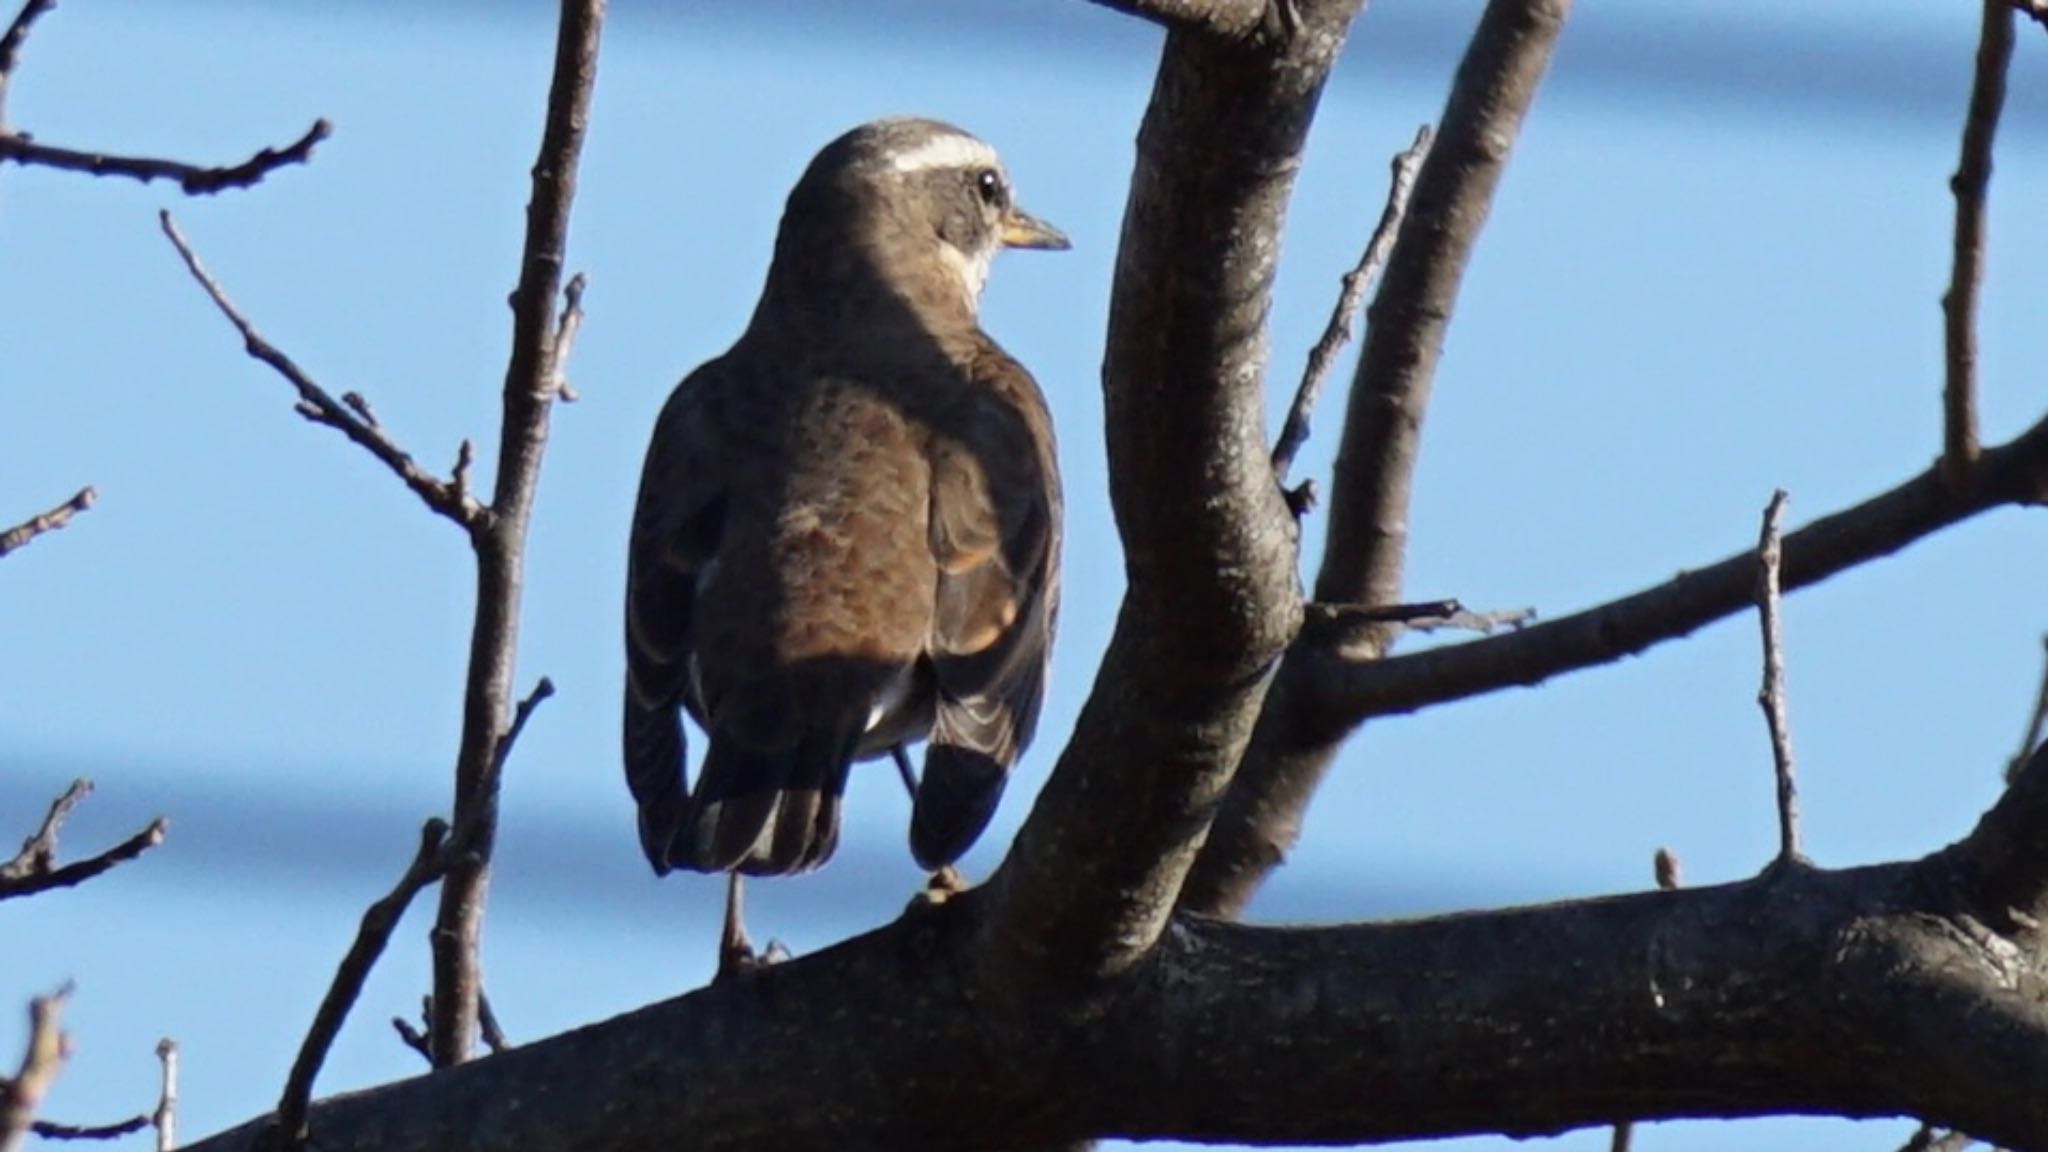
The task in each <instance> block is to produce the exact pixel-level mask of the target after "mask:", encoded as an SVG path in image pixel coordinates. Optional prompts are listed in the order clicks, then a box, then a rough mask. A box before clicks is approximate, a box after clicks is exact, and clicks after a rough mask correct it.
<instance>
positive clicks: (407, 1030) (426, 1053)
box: [391, 997, 434, 1067]
mask: <svg viewBox="0 0 2048 1152" xmlns="http://www.w3.org/2000/svg"><path fill="white" fill-rule="evenodd" d="M431 1001H432V997H428V1002H429V1003H431ZM431 1015H432V1012H431V1010H430V1009H429V1008H427V1007H425V1006H423V1007H422V1008H421V1011H420V1018H421V1019H423V1020H424V1019H426V1018H427V1017H429V1016H431ZM391 1027H392V1029H393V1030H394V1031H396V1032H397V1033H398V1038H399V1040H401V1041H403V1042H404V1044H405V1046H406V1047H407V1048H410V1049H412V1050H413V1051H415V1052H417V1053H419V1054H420V1059H422V1060H425V1061H426V1062H427V1066H428V1067H432V1066H433V1063H434V1050H433V1049H432V1048H430V1047H428V1046H427V1033H426V1031H425V1029H422V1028H415V1027H413V1026H412V1021H410V1020H407V1019H406V1018H405V1017H403V1016H393V1017H392V1018H391Z"/></svg>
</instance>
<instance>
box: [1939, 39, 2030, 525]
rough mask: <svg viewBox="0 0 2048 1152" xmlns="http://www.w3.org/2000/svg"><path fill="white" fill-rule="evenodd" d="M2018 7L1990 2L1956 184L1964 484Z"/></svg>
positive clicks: (1957, 480)
mask: <svg viewBox="0 0 2048 1152" xmlns="http://www.w3.org/2000/svg"><path fill="white" fill-rule="evenodd" d="M2012 42H2013V12H2012V7H2011V5H2010V4H2008V3H2007V2H2006V0H1984V27H1983V31H1982V33H1980V35H1979V38H1978V41H1977V68H1976V76H1975V79H1974V81H1973V82H1972V84H1971V86H1970V111H1969V114H1968V115H1967V117H1966V118H1965V119H1964V121H1963V145H1962V157H1961V158H1960V159H1959V160H1957V161H1956V174H1955V175H1954V176H1953V177H1952V178H1950V180H1949V182H1948V186H1949V190H1950V191H1952V192H1954V193H1955V197H1956V232H1955V255H1954V257H1953V258H1952V259H1951V263H1950V267H1949V284H1948V292H1947V294H1946V295H1944V296H1943V297H1942V298H1941V311H1942V319H1943V328H1944V336H1945V343H1946V345H1947V356H1946V361H1945V362H1946V368H1947V375H1946V379H1945V381H1944V383H1943V386H1942V393H1941V395H1942V404H1941V407H1942V438H1941V443H1942V448H1941V463H1942V474H1943V475H1944V476H1945V477H1946V478H1947V479H1948V481H1949V483H1951V484H1958V485H1959V484H1961V483H1963V481H1964V479H1965V477H1967V475H1968V474H1969V471H1970V469H1971V468H1972V467H1974V466H1975V465H1976V463H1977V455H1978V452H1979V451H1980V449H1979V447H1978V444H1977V292H1978V289H1979V287H1980V286H1981V284H1982V282H1983V279H1984V201H1985V196H1986V194H1987V192H1988V191H1989V190H1990V185H1991V145H1992V141H1993V140H1994V138H1996V136H1997V135H1998V115H1999V112H2000V111H2001V110H2002V109H2003V108H2004V107H2005V74H2006V69H2007V67H2008V66H2009V65H2010V64H2011V63H2012Z"/></svg>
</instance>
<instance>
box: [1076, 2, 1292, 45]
mask: <svg viewBox="0 0 2048 1152" xmlns="http://www.w3.org/2000/svg"><path fill="white" fill-rule="evenodd" d="M1093 2H1094V3H1096V4H1099V5H1101V6H1102V7H1104V8H1108V9H1110V10H1112V11H1116V12H1121V13H1123V14H1124V15H1126V16H1136V17H1138V18H1139V19H1141V20H1146V21H1150V22H1151V23H1153V24H1157V25H1159V26H1160V27H1162V28H1169V29H1171V28H1185V29H1187V30H1189V31H1197V32H1207V33H1211V34H1214V35H1217V36H1223V37H1231V38H1235V37H1239V36H1248V35H1250V34H1251V33H1253V32H1257V31H1260V30H1261V29H1266V28H1269V27H1271V26H1272V25H1273V24H1274V21H1275V17H1276V15H1279V14H1278V13H1276V12H1274V11H1269V0H1093ZM1289 2H1290V0H1271V8H1272V9H1281V8H1285V7H1286V6H1287V4H1288V3H1289Z"/></svg>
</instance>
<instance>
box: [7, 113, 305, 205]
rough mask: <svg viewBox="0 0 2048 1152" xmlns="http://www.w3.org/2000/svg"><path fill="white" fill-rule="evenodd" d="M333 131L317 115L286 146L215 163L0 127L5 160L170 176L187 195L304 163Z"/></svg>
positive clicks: (254, 180)
mask: <svg viewBox="0 0 2048 1152" xmlns="http://www.w3.org/2000/svg"><path fill="white" fill-rule="evenodd" d="M333 131H334V126H333V125H331V124H329V123H328V122H327V121H325V120H315V121H314V122H313V126H312V127H311V128H308V129H306V134H305V135H303V136H301V137H299V138H298V139H297V140H294V141H293V142H291V143H290V144H287V145H285V146H284V147H283V148H265V149H263V150H262V151H260V152H258V153H256V154H255V155H254V156H251V157H249V158H248V159H247V160H244V161H242V162H241V163H240V164H232V165H225V166H213V167H208V166H204V165H198V164H187V163H185V162H184V161H182V160H162V159H158V158H156V157H153V156H116V155H112V154H109V153H106V152H83V151H79V150H78V149H75V148H60V147H57V146H55V145H51V144H42V143H38V142H37V141H35V140H32V139H30V138H29V137H27V136H25V135H21V134H19V133H11V132H0V164H4V163H6V162H8V161H10V160H11V161H13V162H14V163H16V164H20V165H23V166H25V167H36V168H57V169H61V170H63V171H66V172H85V173H88V174H90V175H93V176H127V177H131V178H133V179H136V180H140V181H142V182H143V183H145V184H147V183H149V182H150V181H152V180H170V181H173V182H175V183H176V184H177V185H178V189H179V191H182V192H184V193H185V194H186V195H187V196H211V195H213V194H214V193H216V192H224V191H227V190H228V189H230V188H248V187H250V186H252V185H255V184H258V183H260V182H261V181H262V180H263V178H264V177H265V176H268V175H270V174H271V173H272V172H275V171H277V170H278V169H280V168H285V167H289V166H290V165H293V164H304V163H305V162H306V161H308V160H310V159H312V157H313V149H314V148H315V147H317V146H318V145H319V143H320V142H321V141H322V140H325V139H327V137H328V136H329V135H330V134H332V133H333Z"/></svg>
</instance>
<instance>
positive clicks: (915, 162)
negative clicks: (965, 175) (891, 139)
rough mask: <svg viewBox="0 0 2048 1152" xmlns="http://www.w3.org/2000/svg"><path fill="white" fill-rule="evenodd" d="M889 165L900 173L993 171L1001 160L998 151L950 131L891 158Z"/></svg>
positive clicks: (970, 137) (971, 138)
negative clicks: (998, 158) (978, 169)
mask: <svg viewBox="0 0 2048 1152" xmlns="http://www.w3.org/2000/svg"><path fill="white" fill-rule="evenodd" d="M889 164H890V166H891V167H893V168H895V169H896V170H897V171H898V172H928V171H930V170H931V169H934V168H961V169H966V168H994V167H997V166H998V161H997V160H996V150H995V149H993V148H991V147H989V146H988V145H986V144H984V143H982V142H981V141H979V140H976V139H975V138H974V137H972V136H964V135H959V134H956V133H950V132H949V133H945V134H943V135H939V136H934V137H932V138H931V139H929V140H926V141H925V142H924V143H922V144H919V145H918V146H917V147H915V148H909V149H905V150H904V151H902V152H898V153H897V154H896V155H894V156H891V157H890V158H889Z"/></svg>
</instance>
